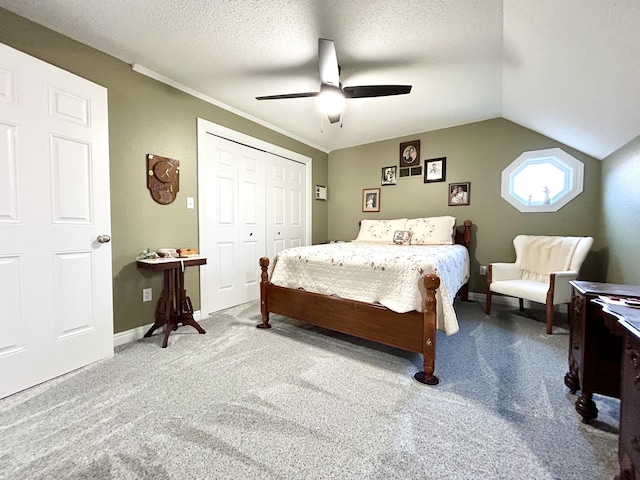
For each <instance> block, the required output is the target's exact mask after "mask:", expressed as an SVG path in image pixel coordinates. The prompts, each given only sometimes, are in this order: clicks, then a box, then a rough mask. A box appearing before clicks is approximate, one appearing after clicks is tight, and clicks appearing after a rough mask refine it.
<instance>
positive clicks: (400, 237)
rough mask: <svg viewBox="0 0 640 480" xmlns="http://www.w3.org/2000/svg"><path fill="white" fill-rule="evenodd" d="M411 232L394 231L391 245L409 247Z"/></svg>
mask: <svg viewBox="0 0 640 480" xmlns="http://www.w3.org/2000/svg"><path fill="white" fill-rule="evenodd" d="M410 240H411V232H410V231H409V230H396V231H395V233H394V234H393V243H395V244H396V245H409V241H410Z"/></svg>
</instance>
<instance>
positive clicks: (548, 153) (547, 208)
mask: <svg viewBox="0 0 640 480" xmlns="http://www.w3.org/2000/svg"><path fill="white" fill-rule="evenodd" d="M544 158H549V161H550V162H551V163H554V164H555V165H556V167H558V168H560V169H562V170H567V171H568V172H569V180H568V181H569V184H570V188H569V189H568V190H567V191H566V193H565V194H564V195H563V196H562V197H560V198H559V199H558V200H557V201H555V202H554V203H551V204H548V205H527V204H525V203H523V202H522V200H520V198H519V197H517V196H515V195H514V194H513V193H512V188H511V179H512V176H513V174H514V173H516V172H517V171H519V170H521V169H522V168H523V167H524V166H526V164H527V163H529V162H531V163H540V159H544ZM583 187H584V164H583V163H582V162H581V161H580V160H578V159H577V158H575V157H573V156H572V155H569V154H568V153H567V152H565V151H564V150H562V149H560V148H547V149H544V150H532V151H529V152H524V153H522V154H521V155H520V156H519V157H518V158H516V159H515V160H514V161H513V162H511V164H510V165H509V166H508V167H507V168H505V169H504V170H503V171H502V181H501V195H502V198H503V199H505V200H506V201H507V202H509V203H510V204H511V205H512V206H513V207H514V208H516V209H517V210H519V211H520V212H522V213H531V212H557V211H558V210H560V209H561V208H562V207H564V206H565V205H566V204H568V203H569V202H571V201H572V200H573V199H574V198H576V197H577V196H578V195H580V194H581V193H582V190H583Z"/></svg>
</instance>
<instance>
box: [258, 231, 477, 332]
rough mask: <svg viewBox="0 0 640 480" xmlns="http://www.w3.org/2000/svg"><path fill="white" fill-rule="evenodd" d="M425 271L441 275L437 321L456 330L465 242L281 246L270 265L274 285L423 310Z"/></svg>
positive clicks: (466, 263)
mask: <svg viewBox="0 0 640 480" xmlns="http://www.w3.org/2000/svg"><path fill="white" fill-rule="evenodd" d="M427 273H435V274H436V275H438V276H439V277H440V287H439V288H438V290H437V291H436V301H437V327H438V329H439V330H442V331H444V332H445V333H446V334H447V335H451V334H453V333H456V332H457V331H458V320H457V317H456V314H455V311H454V309H453V299H454V296H455V294H456V293H457V292H458V290H459V289H460V287H461V286H462V285H464V284H465V283H466V282H467V280H468V279H469V253H468V251H467V249H466V248H465V247H463V246H462V245H411V246H403V245H387V244H384V245H381V244H375V243H364V242H351V243H331V244H326V245H313V246H309V247H296V248H289V249H286V250H283V251H281V252H280V253H278V254H277V255H276V257H275V259H274V260H273V262H272V263H271V264H270V266H269V279H270V281H271V283H272V284H274V285H278V286H281V287H287V288H302V289H304V290H306V291H309V292H315V293H321V294H324V295H336V296H339V297H342V298H347V299H350V300H358V301H361V302H367V303H378V304H381V305H384V306H385V307H387V308H388V309H390V310H393V311H394V312H398V313H405V312H409V311H412V310H418V311H420V312H421V311H423V310H424V299H423V298H424V285H423V283H422V277H424V275H426V274H427Z"/></svg>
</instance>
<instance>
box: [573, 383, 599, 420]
mask: <svg viewBox="0 0 640 480" xmlns="http://www.w3.org/2000/svg"><path fill="white" fill-rule="evenodd" d="M576 412H578V413H579V414H580V415H581V416H582V422H583V423H589V422H590V421H591V420H593V419H595V418H597V417H598V407H596V402H594V401H593V395H592V394H591V393H585V392H584V390H582V395H580V396H579V397H578V399H577V400H576Z"/></svg>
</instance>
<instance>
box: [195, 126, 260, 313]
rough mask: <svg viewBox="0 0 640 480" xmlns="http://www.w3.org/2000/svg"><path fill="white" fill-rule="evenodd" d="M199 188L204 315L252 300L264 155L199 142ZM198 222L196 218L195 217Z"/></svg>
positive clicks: (215, 140)
mask: <svg viewBox="0 0 640 480" xmlns="http://www.w3.org/2000/svg"><path fill="white" fill-rule="evenodd" d="M205 143H206V153H205V154H204V155H203V162H202V163H200V164H199V165H200V168H199V171H198V175H199V176H202V177H203V179H206V181H205V182H202V183H201V187H200V188H201V191H200V206H201V207H200V208H201V209H203V212H204V215H205V216H204V221H202V222H201V223H200V229H201V238H202V240H201V242H200V251H201V253H202V255H204V256H206V257H207V258H208V261H207V265H203V266H202V267H200V272H201V275H200V281H201V290H202V291H203V292H206V293H205V294H204V295H201V300H200V303H201V311H202V312H204V313H205V314H209V313H211V312H214V311H217V310H221V309H224V308H228V307H232V306H234V305H239V304H241V303H245V302H249V301H251V300H255V299H257V298H258V295H259V292H260V290H259V288H260V271H259V268H258V259H259V258H260V257H261V256H263V255H264V251H265V210H264V170H265V153H264V152H263V151H260V150H256V149H254V148H250V147H247V146H245V145H241V144H239V143H235V142H230V141H227V140H224V139H221V138H219V137H216V136H214V135H207V138H206V139H205ZM201 218H202V217H201Z"/></svg>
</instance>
